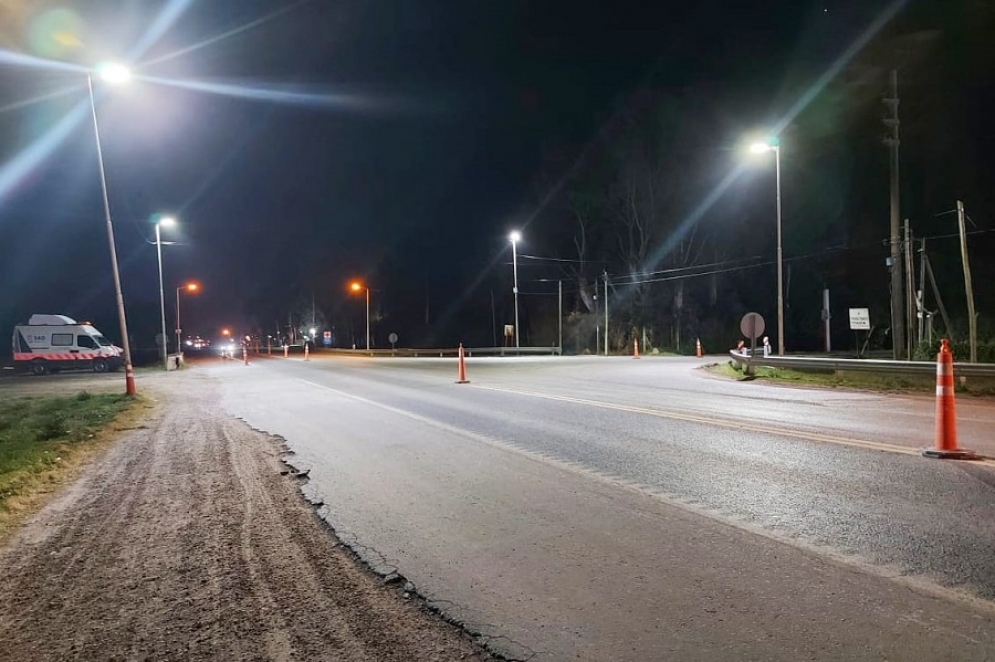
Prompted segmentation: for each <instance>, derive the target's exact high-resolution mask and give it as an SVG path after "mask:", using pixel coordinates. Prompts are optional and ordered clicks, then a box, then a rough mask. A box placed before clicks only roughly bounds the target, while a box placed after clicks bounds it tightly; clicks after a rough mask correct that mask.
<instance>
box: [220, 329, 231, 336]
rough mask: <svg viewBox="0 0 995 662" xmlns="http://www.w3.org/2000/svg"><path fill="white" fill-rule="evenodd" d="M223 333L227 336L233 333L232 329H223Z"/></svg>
mask: <svg viewBox="0 0 995 662" xmlns="http://www.w3.org/2000/svg"><path fill="white" fill-rule="evenodd" d="M221 335H223V336H224V337H225V338H227V337H228V336H230V335H231V329H221Z"/></svg>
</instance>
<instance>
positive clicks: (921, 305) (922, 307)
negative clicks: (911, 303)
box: [916, 237, 926, 345]
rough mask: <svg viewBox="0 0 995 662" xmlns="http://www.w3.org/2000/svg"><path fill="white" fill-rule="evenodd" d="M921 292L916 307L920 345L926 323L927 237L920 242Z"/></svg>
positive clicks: (917, 294)
mask: <svg viewBox="0 0 995 662" xmlns="http://www.w3.org/2000/svg"><path fill="white" fill-rule="evenodd" d="M919 242H920V245H921V246H922V247H921V248H920V249H919V291H918V292H917V293H916V307H917V310H918V313H919V344H920V345H921V344H922V341H923V335H924V334H925V329H924V327H923V325H924V324H925V323H926V237H923V238H922V239H920V240H919Z"/></svg>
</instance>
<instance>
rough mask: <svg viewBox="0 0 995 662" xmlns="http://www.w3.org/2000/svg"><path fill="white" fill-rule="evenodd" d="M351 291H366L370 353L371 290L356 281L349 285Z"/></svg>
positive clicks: (367, 341) (367, 348) (367, 335)
mask: <svg viewBox="0 0 995 662" xmlns="http://www.w3.org/2000/svg"><path fill="white" fill-rule="evenodd" d="M349 289H350V290H352V291H353V292H361V291H363V290H364V289H365V290H366V351H367V352H368V351H370V288H369V287H367V286H365V285H363V284H362V283H360V282H359V281H358V280H354V281H353V282H351V283H350V284H349Z"/></svg>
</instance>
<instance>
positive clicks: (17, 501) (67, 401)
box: [0, 391, 144, 541]
mask: <svg viewBox="0 0 995 662" xmlns="http://www.w3.org/2000/svg"><path fill="white" fill-rule="evenodd" d="M143 402H144V401H143V400H141V399H136V398H129V397H128V396H126V395H124V394H110V393H103V394H91V393H88V392H86V391H83V392H81V393H79V394H77V395H75V396H72V397H21V398H14V399H10V400H6V401H4V402H0V541H3V540H4V539H5V538H6V537H7V536H8V535H9V534H10V533H12V532H13V530H14V529H15V528H16V527H17V525H18V524H20V522H21V521H22V520H23V519H24V518H25V517H27V516H28V515H29V514H31V513H32V512H34V511H35V510H37V508H39V507H40V505H41V504H42V503H43V502H44V500H45V498H46V495H50V494H51V493H53V492H54V491H55V490H56V489H57V488H58V487H59V486H60V485H62V484H64V483H65V482H67V481H68V480H69V479H70V478H73V477H75V476H76V475H77V474H78V473H79V470H80V469H81V468H82V467H83V466H84V465H85V464H86V463H87V462H88V461H89V460H90V459H91V458H92V457H94V456H95V455H96V454H97V453H98V452H100V451H101V450H103V448H105V447H106V445H107V444H108V443H110V441H112V440H113V438H114V434H115V433H116V432H119V431H120V430H121V429H122V427H121V425H122V424H124V425H127V424H128V421H132V422H133V421H134V420H137V417H138V416H140V415H141V410H142V409H143V407H140V406H138V405H139V404H142V403H143Z"/></svg>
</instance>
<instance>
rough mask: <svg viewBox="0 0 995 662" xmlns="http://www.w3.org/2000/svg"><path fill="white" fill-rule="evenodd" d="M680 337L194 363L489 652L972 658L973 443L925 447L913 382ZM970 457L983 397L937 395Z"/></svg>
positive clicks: (986, 556)
mask: <svg viewBox="0 0 995 662" xmlns="http://www.w3.org/2000/svg"><path fill="white" fill-rule="evenodd" d="M701 363H702V362H701V361H697V360H687V359H658V358H644V359H643V360H640V361H634V360H632V359H624V358H617V359H605V358H597V357H589V358H523V359H511V358H504V359H496V358H495V359H490V358H488V359H482V358H472V359H470V360H468V365H467V369H468V377H469V378H470V380H471V384H466V385H458V384H455V383H454V380H455V376H456V365H455V361H454V360H452V359H369V358H358V357H357V358H318V357H315V358H313V359H312V360H311V361H310V362H307V363H305V362H304V361H303V360H302V359H301V358H299V357H297V358H291V359H282V358H272V359H266V358H258V359H254V360H253V361H252V363H251V365H249V366H248V367H246V366H244V365H242V364H241V362H237V361H236V362H232V361H229V362H220V361H217V362H213V363H211V364H210V365H207V366H205V369H206V370H208V371H209V373H210V374H212V375H215V376H217V377H219V378H220V379H222V380H223V383H224V386H225V393H226V395H225V398H224V403H225V404H224V406H225V407H226V408H227V409H228V410H229V411H231V412H232V413H233V414H235V415H237V416H239V417H241V418H244V419H245V420H246V421H247V422H248V423H249V424H250V425H252V426H253V427H256V428H258V429H262V430H265V431H268V432H272V433H274V434H279V435H281V436H283V437H284V438H285V439H286V441H287V444H288V446H289V447H290V448H291V449H292V450H293V451H294V452H295V453H296V457H295V458H294V460H293V461H294V464H295V465H297V466H298V467H299V468H301V469H310V477H311V482H310V483H309V484H308V485H307V487H306V488H305V489H306V492H307V493H308V495H309V496H310V497H311V498H312V499H313V500H314V501H316V502H319V503H323V504H324V505H322V506H321V509H320V510H321V514H322V515H323V516H324V517H325V518H326V519H327V520H328V521H329V522H330V524H331V525H332V526H334V527H335V529H336V530H337V532H338V533H339V535H340V536H341V537H343V539H345V540H346V541H347V542H350V543H351V544H352V545H353V546H354V547H355V548H356V549H357V550H358V551H359V552H360V553H361V554H362V555H364V557H365V558H366V559H367V560H368V561H369V562H371V563H372V564H374V565H379V566H382V568H384V569H396V570H397V571H398V572H400V573H401V574H403V575H404V576H406V577H407V578H408V579H410V580H411V581H412V582H413V583H415V584H416V585H417V587H418V589H419V590H420V591H421V593H422V594H423V595H425V596H426V597H428V598H429V599H430V600H432V601H434V602H435V603H436V604H437V605H438V606H439V607H440V608H441V609H443V610H444V611H445V612H446V613H447V614H448V615H450V616H452V617H453V618H456V619H458V620H460V621H463V622H465V623H466V624H467V625H468V626H469V627H470V628H471V629H474V630H477V631H479V632H481V633H483V634H484V635H485V636H488V637H491V638H492V642H491V643H492V646H493V648H494V649H496V650H498V651H499V652H503V653H505V654H508V655H510V656H512V657H516V658H526V657H531V656H534V657H532V659H535V660H577V659H581V660H609V659H610V660H655V659H680V660H695V659H701V660H714V659H737V660H748V659H755V660H761V659H762V660H799V659H851V660H859V659H868V660H870V659H874V660H878V659H930V660H943V659H951V660H967V659H992V658H993V657H995V557H993V555H992V552H991V550H992V549H993V544H995V518H993V515H995V463H989V462H984V463H970V464H965V463H950V462H941V461H935V460H926V459H923V458H921V457H920V456H919V453H918V449H919V448H922V447H926V446H929V445H930V444H931V443H932V441H933V439H932V431H933V419H932V415H933V409H932V407H933V402H932V400H931V399H930V398H921V397H905V396H883V395H879V394H870V393H854V392H841V391H833V390H818V389H794V388H785V387H780V386H770V385H764V384H761V383H757V382H750V383H743V382H732V381H725V380H720V379H716V378H714V377H711V376H709V375H707V374H706V373H704V372H703V371H700V370H696V367H697V366H699V365H700V364H701ZM958 413H959V415H960V416H959V432H960V440H961V445H962V446H964V447H969V448H973V449H975V450H978V451H980V452H985V453H989V454H991V455H995V443H993V439H992V431H993V430H995V404H993V403H992V402H991V401H982V400H972V401H968V400H965V399H961V401H959V402H958Z"/></svg>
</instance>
